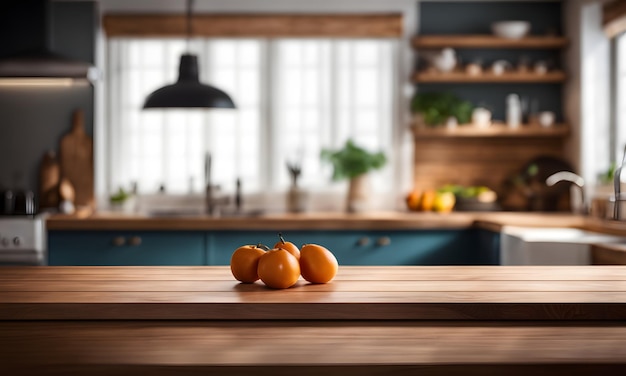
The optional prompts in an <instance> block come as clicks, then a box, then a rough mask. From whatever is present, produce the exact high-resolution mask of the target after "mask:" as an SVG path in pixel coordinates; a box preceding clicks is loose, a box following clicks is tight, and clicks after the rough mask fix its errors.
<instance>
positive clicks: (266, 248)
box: [256, 243, 270, 252]
mask: <svg viewBox="0 0 626 376" xmlns="http://www.w3.org/2000/svg"><path fill="white" fill-rule="evenodd" d="M256 247H257V248H261V249H262V250H264V251H266V252H267V251H269V250H270V247H268V246H266V245H265V244H262V243H259V244H257V245H256Z"/></svg>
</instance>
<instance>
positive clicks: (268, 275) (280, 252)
mask: <svg viewBox="0 0 626 376" xmlns="http://www.w3.org/2000/svg"><path fill="white" fill-rule="evenodd" d="M257 272H258V275H259V278H261V281H263V283H265V284H266V285H267V286H268V287H271V288H274V289H286V288H288V287H291V286H293V285H295V284H296V282H298V278H300V264H299V263H298V259H297V258H296V257H295V256H294V255H292V254H291V253H289V251H287V250H284V249H279V248H274V249H272V250H270V251H267V252H266V253H265V254H264V255H263V256H261V258H260V259H259V267H258V269H257Z"/></svg>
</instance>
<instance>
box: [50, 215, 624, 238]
mask: <svg viewBox="0 0 626 376" xmlns="http://www.w3.org/2000/svg"><path fill="white" fill-rule="evenodd" d="M585 223H586V219H585V217H583V216H580V215H572V214H569V213H511V212H453V213H447V214H439V213H434V212H408V211H405V212H402V211H395V212H370V213H359V214H346V213H339V212H315V213H303V214H290V213H276V214H265V215H261V216H258V217H254V218H246V217H239V218H236V217H235V218H233V217H223V218H214V217H209V216H189V217H177V218H163V217H161V218H158V217H149V216H146V215H142V214H136V215H123V214H119V213H103V212H101V213H97V214H92V215H88V216H83V215H70V216H68V215H54V216H51V217H49V218H48V219H47V221H46V225H47V228H48V230H53V231H54V230H148V231H150V230H171V231H174V230H190V231H193V230H350V229H354V230H412V229H415V230H419V229H436V228H450V229H463V228H469V227H472V226H474V225H477V226H479V227H481V228H483V227H484V228H487V229H489V230H494V231H499V230H500V229H501V228H502V226H505V225H508V226H529V227H582V226H584V225H585ZM623 233H625V234H626V226H624V227H623Z"/></svg>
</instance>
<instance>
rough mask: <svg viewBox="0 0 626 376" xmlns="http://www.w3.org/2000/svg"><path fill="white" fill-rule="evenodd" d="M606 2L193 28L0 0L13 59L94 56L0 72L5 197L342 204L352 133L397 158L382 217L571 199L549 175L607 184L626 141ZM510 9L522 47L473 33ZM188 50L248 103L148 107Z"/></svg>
mask: <svg viewBox="0 0 626 376" xmlns="http://www.w3.org/2000/svg"><path fill="white" fill-rule="evenodd" d="M605 3H607V2H606V1H604V2H603V1H591V0H590V1H583V0H571V1H416V0H392V1H382V0H359V1H356V0H340V1H337V0H335V1H326V0H322V1H304V0H238V1H227V0H196V1H194V2H192V6H193V8H192V9H191V12H192V16H191V17H192V19H194V18H197V19H198V20H199V21H197V22H195V21H194V22H192V26H193V27H192V28H191V29H190V30H189V29H187V28H186V23H185V21H186V20H188V18H186V14H187V13H186V12H187V11H189V10H190V9H189V8H188V3H187V2H185V1H148V0H123V1H122V0H100V1H8V2H3V4H2V6H1V7H2V10H1V11H0V38H1V40H2V43H0V60H2V59H10V58H11V57H12V56H14V55H16V54H18V55H19V54H22V53H23V52H24V51H28V50H30V51H35V52H37V53H39V52H41V51H44V50H45V49H48V50H50V51H52V52H54V53H56V54H58V55H61V56H63V57H64V58H67V59H72V60H74V61H77V62H81V63H87V64H88V65H91V66H92V67H91V68H92V69H86V70H85V73H84V74H83V77H73V78H72V79H71V80H69V81H67V80H65V81H59V80H57V81H55V80H48V81H45V80H40V81H39V82H35V83H33V82H27V81H19V80H15V77H14V76H15V75H12V74H11V73H6V72H4V73H3V75H4V77H3V78H2V79H0V114H1V115H2V116H1V118H0V119H1V120H0V190H2V191H7V190H13V191H17V192H21V191H32V192H34V193H35V196H36V198H37V201H38V202H41V203H43V204H45V205H48V206H50V207H53V208H56V207H58V205H60V204H62V201H64V200H67V199H68V198H70V199H72V200H71V201H74V202H72V203H71V204H72V205H71V206H73V207H69V208H68V207H64V208H62V209H63V210H68V211H71V210H73V209H76V208H77V207H78V206H81V205H86V206H89V207H91V208H97V209H98V210H126V211H150V212H155V213H156V212H159V211H161V212H164V213H167V212H168V211H175V210H179V211H181V212H187V213H195V212H199V213H201V212H204V210H205V208H204V205H205V201H204V200H206V195H207V189H206V188H207V184H208V185H210V186H211V187H214V189H213V190H212V191H211V195H212V197H211V199H215V203H216V204H219V205H222V206H223V208H222V210H224V211H227V210H235V209H237V208H238V209H240V210H246V211H249V212H254V211H257V210H262V211H266V212H274V211H277V212H280V211H285V210H288V209H289V210H292V211H311V212H313V211H341V210H344V207H345V195H346V191H347V190H348V180H340V181H336V182H335V181H333V180H332V179H331V177H332V175H333V172H334V170H333V165H332V163H329V162H325V161H324V160H323V159H322V158H321V157H320V155H321V153H322V150H324V149H326V150H329V151H337V150H338V149H340V148H342V147H343V146H344V145H345V143H346V141H347V140H353V141H354V142H355V144H357V145H358V146H359V147H361V148H363V149H365V150H366V151H368V152H370V153H377V152H382V153H383V154H384V156H385V160H386V163H384V165H382V167H381V168H378V169H375V170H373V171H372V172H371V173H370V174H368V175H369V182H368V184H369V188H368V192H370V201H369V203H368V208H369V209H372V210H375V209H376V210H378V209H385V210H403V211H405V210H407V202H406V201H407V195H408V194H409V193H410V192H412V191H419V192H424V191H429V190H436V189H439V190H441V189H444V190H445V189H449V190H452V191H455V192H456V193H457V194H458V193H459V190H463V189H465V188H476V189H478V188H479V187H486V188H488V189H489V190H490V191H493V192H495V193H496V196H492V197H493V198H494V199H495V200H496V203H497V205H491V206H488V207H485V208H481V209H489V210H502V209H503V210H536V211H554V210H570V209H571V208H570V206H571V205H572V203H571V201H572V199H571V197H570V190H569V185H568V186H566V187H562V186H559V188H558V189H556V188H553V189H552V190H549V188H547V187H546V186H545V184H543V182H544V181H545V178H546V177H547V176H548V175H550V174H551V173H553V172H557V171H560V170H568V171H572V172H575V173H576V174H578V175H580V176H581V177H582V178H583V179H584V181H585V182H586V186H587V187H592V186H597V187H602V186H603V185H606V181H605V180H606V179H604V178H605V177H606V176H607V175H610V167H611V164H612V163H614V162H615V161H616V160H621V157H622V155H621V153H622V150H621V149H622V146H623V145H624V144H625V143H626V124H625V123H624V122H625V121H626V120H625V119H624V117H623V116H621V115H620V110H621V112H622V113H623V109H624V106H625V105H626V94H624V90H625V88H626V76H625V72H624V67H625V66H626V64H625V63H624V59H626V42H625V40H626V39H625V38H624V37H621V36H618V37H614V38H610V36H611V35H610V33H611V30H610V27H611V22H610V21H611V20H610V19H607V10H606V5H605ZM154 15H160V16H164V17H168V16H172V17H174V20H173V21H171V19H170V21H171V22H172V23H170V24H168V23H166V22H161V23H160V22H159V21H158V20H167V18H162V19H158V20H157V21H156V22H154V21H152V22H151V21H150V19H149V17H150V16H154ZM237 16H240V17H237ZM262 16H266V17H265V18H264V17H262ZM609 16H610V14H609ZM146 17H147V18H146ZM220 17H221V20H220ZM229 17H230V18H229ZM290 17H291V18H292V19H291V20H290ZM298 17H300V18H298ZM307 17H308V18H307ZM203 20H204V21H203ZM512 20H514V21H524V23H523V25H522V30H521V32H522V34H523V35H522V40H521V42H519V43H518V42H516V41H519V39H518V38H519V36H516V35H513V36H512V37H510V38H508V40H509V41H511V40H512V41H513V42H510V43H503V44H501V45H494V44H493V43H492V42H490V41H489V40H488V41H487V42H484V41H481V40H480V38H478V40H476V39H475V38H474V39H472V36H476V35H479V36H480V35H483V36H484V35H487V36H491V35H493V33H494V32H497V31H496V30H495V29H494V24H496V23H497V22H499V21H512ZM203 22H204V23H203ZM172 25H174V26H172ZM258 25H263V26H261V27H259V26H258ZM508 26H511V27H515V25H505V27H508ZM524 27H526V29H524ZM509 31H511V30H509V29H505V30H504V31H500V32H504V33H506V32H509ZM512 32H514V33H515V32H517V31H516V30H513V31H512ZM189 33H190V34H189ZM607 33H609V34H607ZM429 37H431V38H430V39H429ZM533 38H534V39H533ZM505 39H506V38H505ZM516 43H517V44H516ZM185 52H189V53H192V54H195V55H197V56H198V61H199V74H200V80H201V81H202V82H203V83H208V84H210V85H213V86H215V87H217V88H219V89H221V90H223V91H224V92H225V93H227V94H228V95H229V96H230V97H231V98H232V100H233V101H234V103H235V106H236V108H235V109H210V110H205V109H167V110H162V109H142V106H143V105H144V101H145V100H146V97H147V96H148V95H149V94H150V93H152V92H153V91H155V90H156V89H158V88H160V87H163V86H164V85H166V84H170V83H173V82H175V81H176V79H177V77H178V64H179V59H180V57H181V54H183V53H185ZM42 69H43V68H42ZM43 70H45V69H43ZM41 76H45V74H41ZM40 78H41V77H40ZM44 78H46V77H44ZM433 93H434V95H435V96H436V100H435V102H437V100H438V101H439V102H438V103H441V101H452V102H450V103H456V104H455V105H452V104H450V106H453V107H454V106H457V105H459V103H460V105H461V107H458V106H457V107H454V108H453V109H449V108H448V111H449V113H448V112H445V111H444V112H441V113H439V115H440V117H442V119H443V120H441V119H440V120H439V121H435V122H433V121H432V119H430V120H429V119H427V121H424V118H423V114H424V113H428V111H430V110H433V111H434V110H436V107H437V104H428V103H427V104H426V105H425V106H426V107H420V106H422V105H421V104H420V103H422V102H419V100H418V99H416V98H420V97H419V96H420V95H423V94H433ZM441 94H443V95H444V97H437V95H439V96H440V95H441ZM437 98H438V99H437ZM442 98H443V99H442ZM451 98H452V99H451ZM426 99H428V97H427V98H426ZM454 101H457V102H454ZM418 102H419V103H418ZM446 103H448V102H446ZM422 104H423V103H422ZM463 106H465V107H463ZM463 108H465V110H463ZM468 108H469V109H468ZM463 111H464V112H463ZM416 115H419V116H416ZM420 116H421V117H420ZM468 116H469V121H468V120H467V119H466V118H467V117H468ZM73 125H74V127H75V129H78V130H81V129H84V131H85V132H86V135H87V136H88V137H87V138H85V137H83V136H81V134H80V132H79V136H80V137H83V138H81V139H82V140H87V144H84V143H83V144H81V145H82V147H83V149H80V148H79V150H86V149H84V148H85V147H86V148H87V149H89V148H90V147H91V145H90V144H89V141H90V140H93V163H92V164H91V162H89V161H88V162H87V163H83V164H82V165H81V164H80V163H79V164H78V167H77V166H72V167H71V168H73V169H74V172H72V173H73V174H76V176H86V177H88V179H87V180H89V177H90V176H93V178H92V179H93V180H92V181H87V182H76V181H69V182H66V183H67V184H65V185H64V184H63V177H64V175H65V174H64V170H65V169H67V168H70V167H67V166H66V167H63V166H62V164H63V161H62V158H60V156H59V155H60V149H61V148H62V143H63V142H62V138H63V137H64V136H66V135H68V134H70V131H71V130H72V126H73ZM80 137H79V138H80ZM68 142H73V141H71V140H70V141H68ZM72 150H73V149H72ZM207 156H208V157H207ZM87 158H88V159H89V156H88V157H87ZM81 166H82V167H81ZM85 166H86V167H85ZM89 166H91V167H92V170H90V168H89ZM294 167H295V169H294ZM335 167H336V166H335ZM77 168H78V170H76V169H77ZM81 168H82V170H81ZM76 171H78V172H76ZM73 179H75V178H73ZM73 179H69V180H73ZM79 180H80V179H79ZM539 180H541V183H542V184H540V185H541V186H537V185H536V184H537V181H539ZM90 184H91V185H90ZM50 187H53V188H50ZM85 187H88V188H87V191H85ZM89 187H93V189H90V188H89ZM59 188H60V189H59ZM296 188H297V190H298V191H297V192H295V193H294V191H295V190H296ZM50 189H52V190H53V191H54V192H53V194H52V196H50V197H47V198H46V197H44V196H45V192H43V191H46V190H50ZM600 191H601V188H598V192H600ZM85 192H86V193H85ZM585 193H586V195H592V194H594V193H593V191H592V190H587V191H586V192H585ZM55 194H58V195H59V197H56V196H55ZM84 195H87V196H92V197H85V196H84ZM290 195H292V196H290ZM79 196H81V197H79ZM290 197H291V199H290ZM493 202H494V201H493V200H491V201H490V203H491V204H493ZM457 209H458V208H457ZM474 209H475V208H474Z"/></svg>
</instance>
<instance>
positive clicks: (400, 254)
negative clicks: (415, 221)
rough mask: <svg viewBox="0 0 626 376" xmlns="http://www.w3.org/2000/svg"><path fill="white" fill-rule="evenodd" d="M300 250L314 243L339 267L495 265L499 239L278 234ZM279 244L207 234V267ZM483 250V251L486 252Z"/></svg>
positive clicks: (484, 235) (258, 234)
mask: <svg viewBox="0 0 626 376" xmlns="http://www.w3.org/2000/svg"><path fill="white" fill-rule="evenodd" d="M283 235H284V237H285V239H286V240H288V241H291V242H293V243H295V244H296V245H298V246H302V244H305V243H315V244H320V245H323V246H325V247H326V248H328V249H330V250H331V251H332V252H333V253H334V254H335V256H336V257H337V260H338V261H339V264H340V265H494V264H498V253H497V250H495V249H494V248H493V247H495V246H496V245H497V242H496V241H495V240H494V238H495V237H498V238H499V236H498V234H496V233H491V232H488V231H484V230H478V229H466V230H449V229H428V230H409V231H369V230H368V231H359V230H350V231H345V230H341V231H329V230H323V231H322V230H320V231H317V230H301V231H286V232H284V233H283ZM277 240H278V237H277V235H276V232H274V231H216V232H209V233H208V234H207V247H208V262H209V265H228V264H229V263H230V257H231V255H232V253H233V251H234V250H235V249H236V248H237V247H238V246H240V245H244V244H257V243H263V244H266V245H268V246H269V247H271V246H273V245H274V243H276V241H277ZM485 247H487V248H485Z"/></svg>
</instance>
